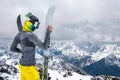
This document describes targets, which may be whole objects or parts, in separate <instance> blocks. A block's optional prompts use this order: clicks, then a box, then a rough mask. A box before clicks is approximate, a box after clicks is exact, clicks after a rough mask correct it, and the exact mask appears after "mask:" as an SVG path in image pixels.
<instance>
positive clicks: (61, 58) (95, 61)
mask: <svg viewBox="0 0 120 80" xmlns="http://www.w3.org/2000/svg"><path fill="white" fill-rule="evenodd" d="M0 42H1V43H0V65H12V66H13V68H16V69H17V70H18V67H17V63H18V61H19V59H20V57H21V54H18V53H13V52H10V51H9V46H10V43H11V40H8V41H7V39H5V41H4V39H2V40H1V41H0ZM36 52H37V53H40V54H41V55H39V54H37V53H36V61H37V63H41V64H42V63H43V57H42V55H43V54H44V52H43V50H41V49H38V48H37V49H36ZM50 53H51V54H50V60H49V71H50V75H51V76H52V75H54V74H53V72H55V73H58V74H56V76H58V78H61V79H62V80H64V79H65V80H67V78H64V77H63V74H64V72H67V71H68V70H70V71H72V73H73V74H75V75H73V76H72V77H71V78H68V80H73V78H74V79H75V77H76V75H78V76H77V77H79V78H80V76H83V75H80V74H86V73H85V72H84V71H83V70H82V69H84V70H85V71H86V72H89V74H92V75H95V74H103V75H105V74H107V73H111V74H108V75H115V76H119V75H116V74H113V71H115V72H116V73H120V70H119V69H120V42H79V41H78V42H76V41H69V40H68V41H53V42H51V48H50ZM102 64H103V65H104V66H102ZM100 65H101V67H100ZM91 66H92V67H91ZM114 66H115V67H114ZM116 66H117V70H115V69H112V70H109V69H111V68H113V67H114V68H116ZM106 67H107V69H108V71H104V70H102V69H106ZM95 68H96V69H99V70H102V72H99V71H98V73H96V69H95ZM90 70H92V71H90ZM62 72H63V73H62ZM75 72H77V73H80V74H77V73H75ZM13 73H14V71H13ZM93 73H95V74H93ZM0 74H1V73H0ZM2 75H3V76H4V77H5V76H6V73H4V74H2ZM14 75H15V76H14ZM16 75H17V77H16ZM18 75H19V71H18V72H17V73H15V74H13V76H12V77H14V79H15V80H18V79H19V77H18ZM7 76H8V78H9V76H10V75H9V74H7ZM15 77H16V78H15ZM84 77H85V75H84ZM86 77H87V79H88V80H90V78H91V77H90V76H86ZM56 78H57V77H56ZM14 79H11V80H14ZM87 79H82V80H87ZM8 80H10V79H8ZM52 80H56V79H52Z"/></svg>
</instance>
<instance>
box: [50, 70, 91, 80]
mask: <svg viewBox="0 0 120 80" xmlns="http://www.w3.org/2000/svg"><path fill="white" fill-rule="evenodd" d="M48 71H49V73H50V76H52V78H51V80H56V78H58V80H80V79H81V80H91V78H92V76H88V75H87V76H85V75H80V74H77V73H75V72H73V73H72V74H73V76H68V77H63V75H64V73H61V74H59V73H58V71H53V70H50V69H49V70H48Z"/></svg>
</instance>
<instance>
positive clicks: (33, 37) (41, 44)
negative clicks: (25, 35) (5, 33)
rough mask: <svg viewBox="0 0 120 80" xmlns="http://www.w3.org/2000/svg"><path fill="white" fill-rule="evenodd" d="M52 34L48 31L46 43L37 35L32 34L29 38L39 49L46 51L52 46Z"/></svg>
mask: <svg viewBox="0 0 120 80" xmlns="http://www.w3.org/2000/svg"><path fill="white" fill-rule="evenodd" d="M50 33H51V31H50V30H47V33H46V36H45V41H44V42H42V41H41V40H40V39H39V38H38V37H37V36H36V35H35V34H32V35H31V36H29V40H30V41H31V42H33V43H34V44H35V45H36V46H38V47H39V48H42V49H44V50H46V49H48V47H49V44H50Z"/></svg>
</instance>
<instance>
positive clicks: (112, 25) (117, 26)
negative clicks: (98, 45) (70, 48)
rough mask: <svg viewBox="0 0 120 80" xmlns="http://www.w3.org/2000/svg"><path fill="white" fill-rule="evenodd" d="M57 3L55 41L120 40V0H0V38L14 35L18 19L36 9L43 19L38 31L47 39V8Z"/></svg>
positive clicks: (54, 22) (39, 16)
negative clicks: (45, 35) (45, 33)
mask: <svg viewBox="0 0 120 80" xmlns="http://www.w3.org/2000/svg"><path fill="white" fill-rule="evenodd" d="M53 4H54V5H55V6H56V10H55V13H54V18H53V26H54V31H53V33H52V35H51V38H52V39H55V40H98V41H103V40H104V41H120V0H0V18H1V19H0V37H12V38H13V37H14V36H15V34H17V32H18V29H17V26H16V18H17V16H18V14H21V15H22V22H23V23H24V21H25V17H24V14H25V13H27V12H32V13H33V14H34V15H36V16H37V17H38V18H39V20H40V22H41V25H40V28H39V29H38V30H36V31H35V33H36V35H38V36H39V38H41V39H43V35H44V30H45V28H44V25H45V17H46V13H47V10H48V8H49V6H50V5H53Z"/></svg>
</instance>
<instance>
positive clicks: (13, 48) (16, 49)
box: [10, 36, 22, 53]
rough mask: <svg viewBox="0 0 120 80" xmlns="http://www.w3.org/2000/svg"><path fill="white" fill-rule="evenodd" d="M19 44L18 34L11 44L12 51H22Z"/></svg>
mask: <svg viewBox="0 0 120 80" xmlns="http://www.w3.org/2000/svg"><path fill="white" fill-rule="evenodd" d="M17 45H18V40H17V36H16V37H15V38H14V40H13V42H12V44H11V46H10V51H12V52H18V53H20V52H22V51H21V50H20V49H19V48H17Z"/></svg>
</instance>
